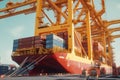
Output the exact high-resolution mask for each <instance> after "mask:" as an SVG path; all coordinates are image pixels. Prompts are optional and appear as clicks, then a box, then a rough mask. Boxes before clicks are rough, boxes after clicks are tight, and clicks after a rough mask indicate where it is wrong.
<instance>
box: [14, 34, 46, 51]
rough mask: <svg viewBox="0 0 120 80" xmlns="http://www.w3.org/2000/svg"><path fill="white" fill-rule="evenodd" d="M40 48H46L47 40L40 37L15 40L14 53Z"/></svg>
mask: <svg viewBox="0 0 120 80" xmlns="http://www.w3.org/2000/svg"><path fill="white" fill-rule="evenodd" d="M40 46H45V39H43V38H42V37H40V36H33V37H28V38H21V39H16V40H14V42H13V51H16V50H17V49H24V48H33V47H40Z"/></svg>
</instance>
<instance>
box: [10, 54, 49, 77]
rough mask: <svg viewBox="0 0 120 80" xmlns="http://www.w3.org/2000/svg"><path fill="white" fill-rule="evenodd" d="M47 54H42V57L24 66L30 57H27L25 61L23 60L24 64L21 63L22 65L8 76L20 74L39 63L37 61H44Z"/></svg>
mask: <svg viewBox="0 0 120 80" xmlns="http://www.w3.org/2000/svg"><path fill="white" fill-rule="evenodd" d="M46 56H47V55H45V56H42V57H41V56H40V57H38V58H36V59H35V60H33V61H32V62H31V63H29V64H28V65H26V66H23V65H24V64H25V63H26V62H27V60H28V57H27V58H25V59H24V61H23V62H22V64H21V65H20V67H19V68H18V69H17V70H16V71H15V72H13V73H12V74H10V75H9V76H8V77H12V76H18V75H19V74H23V73H25V72H26V71H28V70H30V69H32V68H34V65H35V64H37V63H39V62H40V61H42V60H43V59H44V58H45V57H46Z"/></svg>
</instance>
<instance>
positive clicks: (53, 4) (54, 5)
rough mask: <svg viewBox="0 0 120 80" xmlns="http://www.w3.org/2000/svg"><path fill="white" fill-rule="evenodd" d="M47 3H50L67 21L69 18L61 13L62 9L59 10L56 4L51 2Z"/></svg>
mask: <svg viewBox="0 0 120 80" xmlns="http://www.w3.org/2000/svg"><path fill="white" fill-rule="evenodd" d="M47 1H48V3H49V4H50V5H52V7H53V8H55V10H56V11H57V12H58V13H60V14H62V15H63V17H64V18H65V19H67V16H66V15H65V14H64V13H63V12H61V10H60V8H59V7H58V6H57V5H56V4H55V3H54V2H52V1H51V0H47Z"/></svg>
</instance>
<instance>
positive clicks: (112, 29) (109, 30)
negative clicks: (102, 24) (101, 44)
mask: <svg viewBox="0 0 120 80" xmlns="http://www.w3.org/2000/svg"><path fill="white" fill-rule="evenodd" d="M116 31H120V27H117V28H110V29H108V32H109V33H110V34H111V33H113V32H116Z"/></svg>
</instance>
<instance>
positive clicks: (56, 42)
mask: <svg viewBox="0 0 120 80" xmlns="http://www.w3.org/2000/svg"><path fill="white" fill-rule="evenodd" d="M54 46H58V47H61V48H65V47H66V45H65V41H64V39H62V38H60V37H59V36H56V35H54V34H50V35H47V37H46V48H53V47H54Z"/></svg>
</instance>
